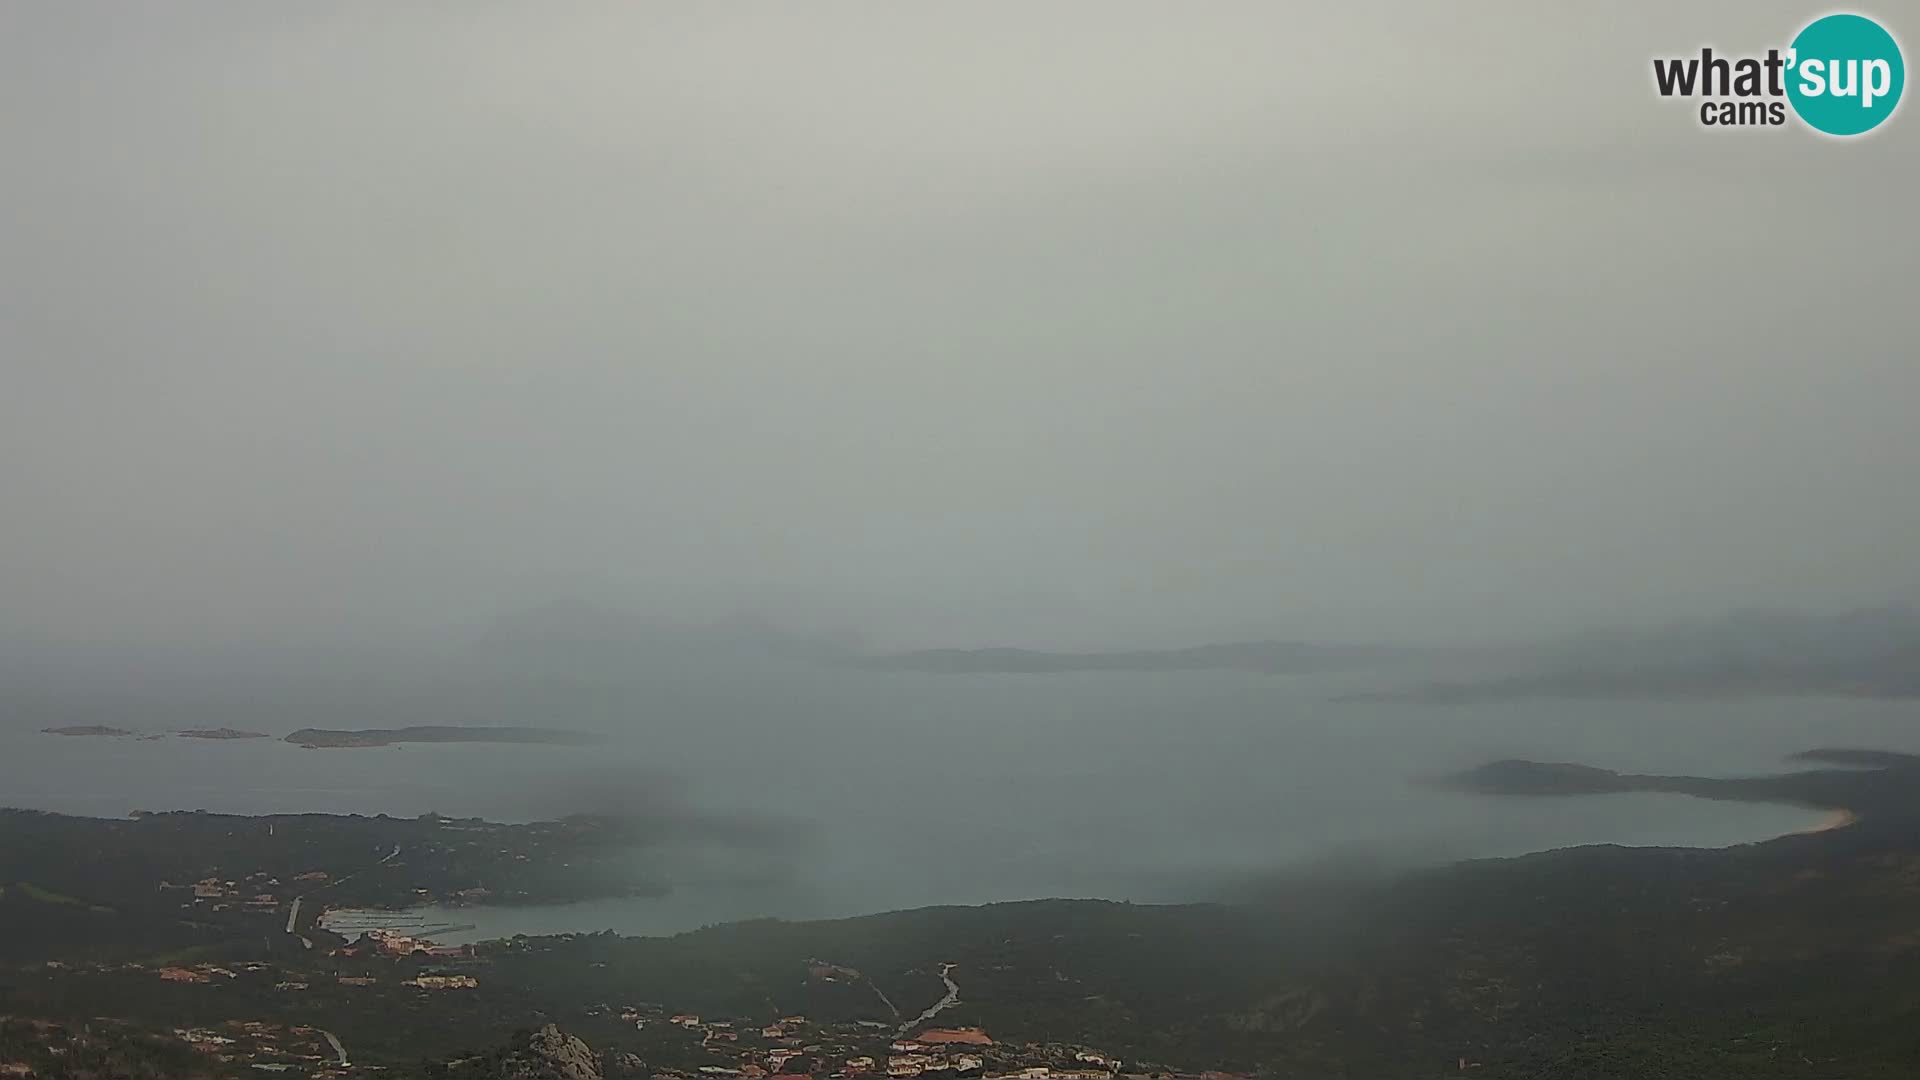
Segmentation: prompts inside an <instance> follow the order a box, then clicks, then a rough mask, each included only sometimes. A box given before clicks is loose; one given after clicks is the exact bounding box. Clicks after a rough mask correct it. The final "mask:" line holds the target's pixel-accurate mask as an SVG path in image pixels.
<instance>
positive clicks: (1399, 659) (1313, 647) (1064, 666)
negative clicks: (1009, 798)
mask: <svg viewBox="0 0 1920 1080" xmlns="http://www.w3.org/2000/svg"><path fill="white" fill-rule="evenodd" d="M1425 655H1426V653H1425V651H1424V650H1420V649H1412V648H1404V647H1398V646H1391V645H1328V644H1318V643H1313V642H1298V641H1236V642H1227V643H1222V644H1215V645H1196V646H1192V647H1189V648H1183V649H1130V650H1121V651H1116V652H1084V653H1075V652H1048V651H1044V650H1038V649H1015V648H989V649H921V650H918V651H915V652H902V653H888V654H885V655H881V656H870V657H865V658H863V659H860V660H858V661H855V663H856V664H857V665H858V666H860V667H866V668H878V669H881V670H889V671H928V672H944V673H951V674H962V673H976V672H1005V673H1022V674H1041V673H1052V672H1064V671H1264V672H1271V673H1283V672H1310V671H1353V670H1359V669H1363V668H1372V667H1384V666H1390V665H1394V664H1402V663H1407V662H1409V661H1413V660H1416V659H1420V658H1422V657H1424V656H1425Z"/></svg>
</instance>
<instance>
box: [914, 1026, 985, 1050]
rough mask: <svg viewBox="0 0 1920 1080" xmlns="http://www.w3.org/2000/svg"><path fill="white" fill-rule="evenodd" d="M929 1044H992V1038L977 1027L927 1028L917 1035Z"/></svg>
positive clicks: (921, 1040) (920, 1039)
mask: <svg viewBox="0 0 1920 1080" xmlns="http://www.w3.org/2000/svg"><path fill="white" fill-rule="evenodd" d="M918 1039H919V1041H920V1042H923V1043H926V1044H927V1045H929V1046H956V1045H957V1046H992V1045H993V1040H992V1039H989V1038H987V1033H986V1032H984V1031H982V1030H980V1029H979V1028H928V1029H927V1030H925V1031H923V1032H921V1033H920V1034H919V1036H918Z"/></svg>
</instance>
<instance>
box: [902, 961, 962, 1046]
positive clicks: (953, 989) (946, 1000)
mask: <svg viewBox="0 0 1920 1080" xmlns="http://www.w3.org/2000/svg"><path fill="white" fill-rule="evenodd" d="M952 971H953V965H952V964H941V965H940V981H941V982H943V983H946V984H947V996H946V997H943V998H941V999H940V1000H939V1001H936V1002H934V1003H933V1004H931V1005H929V1006H927V1010H926V1011H925V1012H923V1013H921V1014H920V1015H919V1016H916V1017H914V1018H913V1019H911V1020H909V1021H907V1022H906V1023H904V1024H901V1025H900V1030H899V1031H896V1032H894V1033H893V1037H894V1038H896V1039H898V1038H900V1037H902V1036H904V1035H905V1034H906V1033H907V1032H909V1031H912V1030H913V1029H914V1028H916V1027H919V1026H920V1025H921V1024H924V1023H926V1022H927V1021H929V1020H931V1019H933V1018H934V1017H936V1016H939V1015H940V1013H941V1012H942V1011H943V1010H945V1009H947V1008H950V1007H952V1006H954V1005H957V1004H959V1003H960V987H959V985H958V984H957V983H955V982H954V981H953V979H952V977H951V975H950V973H951V972H952Z"/></svg>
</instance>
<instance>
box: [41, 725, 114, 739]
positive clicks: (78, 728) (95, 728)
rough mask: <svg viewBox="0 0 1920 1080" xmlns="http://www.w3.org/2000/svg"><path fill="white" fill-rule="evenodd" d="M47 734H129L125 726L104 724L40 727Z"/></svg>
mask: <svg viewBox="0 0 1920 1080" xmlns="http://www.w3.org/2000/svg"><path fill="white" fill-rule="evenodd" d="M40 730H41V732H42V733H44V734H47V735H114V736H119V735H131V734H133V732H131V731H128V730H127V729H126V728H117V727H107V726H105V725H104V724H69V725H67V726H66V727H50V728H41V729H40Z"/></svg>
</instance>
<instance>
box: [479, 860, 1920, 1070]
mask: <svg viewBox="0 0 1920 1080" xmlns="http://www.w3.org/2000/svg"><path fill="white" fill-rule="evenodd" d="M1916 903H1920V850H1916V845H1915V843H1914V833H1913V830H1912V829H1911V828H1910V827H1889V826H1888V825H1887V824H1885V823H1879V824H1863V825H1859V826H1854V827H1852V828H1848V829H1841V830H1835V831H1833V832H1830V833H1826V834H1822V835H1814V836H1804V837H1792V838H1786V839H1782V840H1779V841H1774V842H1771V843H1768V844H1762V845H1757V846H1753V847H1747V848H1739V849H1734V850H1730V851H1698V850H1675V849H1631V848H1618V847H1595V848H1581V849H1571V850H1566V851H1557V852H1549V853H1545V854H1541V855H1535V856H1529V857H1525V858H1520V859H1511V860H1499V861H1493V862H1486V863H1469V864H1463V865H1460V866H1456V867H1450V868H1447V869H1444V870H1436V871H1430V872H1425V873H1420V874H1416V875H1413V876H1410V877H1408V878H1406V879H1404V880H1401V881H1399V882H1396V883H1394V884H1393V885H1391V886H1390V887H1386V888H1381V889H1377V890H1375V889H1358V890H1353V891H1349V892H1345V893H1341V894H1338V895H1333V894H1329V895H1325V896H1315V897H1312V898H1311V899H1304V898H1300V897H1291V896H1285V895H1282V896H1276V897H1274V898H1272V899H1271V900H1269V901H1267V902H1265V903H1262V904H1250V905H1235V906H1206V905H1185V906H1173V907H1153V906H1131V905H1126V904H1118V903H1108V902H1100V901H1037V902H1030V903H1016V904H995V905H989V906H986V907H979V908H940V909H928V910H922V911H912V912H899V913H893V914H889V915H883V916H874V917H869V918H863V919H853V920H843V921H837V922H823V923H778V922H758V923H745V924H734V925H728V926H722V927H716V928H713V929H710V930H706V931H701V932H698V933H694V934H688V935H683V936H681V937H678V938H670V939H616V938H612V937H605V936H584V937H577V938H571V939H563V940H553V939H546V940H539V941H526V942H521V943H520V944H519V945H518V946H517V947H516V948H515V949H514V950H513V951H510V952H508V953H505V954H503V955H501V956H500V957H498V958H497V959H496V961H495V970H496V972H497V973H498V974H499V976H500V977H503V978H507V979H510V980H512V981H513V983H514V984H515V985H517V986H522V987H529V988H534V989H535V992H536V994H537V995H538V996H541V997H543V998H548V999H552V998H555V997H559V998H564V999H566V1000H565V1001H564V1002H563V1001H560V1000H553V1001H552V1007H553V1008H554V1009H556V1010H561V1011H564V1012H579V1013H582V1014H584V1013H585V1012H586V1011H588V1010H590V1009H591V1008H592V1007H593V1003H595V1002H601V1001H617V1000H625V999H627V998H643V999H647V1000H662V1001H668V1002H672V1003H673V1007H675V1008H685V1009H689V1010H692V1011H696V1012H701V1013H703V1014H710V1015H722V1016H725V1015H743V1016H763V1015H767V1016H771V1015H777V1014H778V1013H779V1012H783V1011H794V1012H805V1013H807V1014H808V1015H811V1016H814V1017H816V1018H823V1019H830V1018H834V1017H835V1016H836V1015H867V1016H872V1017H875V1018H879V1019H884V1018H885V1014H884V1013H883V1012H881V1011H880V1008H879V1006H877V1005H876V1004H875V1003H874V1001H875V999H874V998H873V997H872V996H870V995H865V994H856V993H853V992H852V991H851V990H849V989H848V988H847V987H846V986H844V985H843V984H834V985H832V986H829V985H825V984H822V983H820V982H819V981H817V980H810V979H809V976H808V967H807V960H808V958H810V957H823V958H827V959H830V960H832V962H834V963H835V964H840V965H846V966H848V967H851V968H854V969H857V970H859V971H861V972H865V973H867V974H868V975H869V976H871V977H872V978H874V979H875V981H876V983H877V984H878V985H881V986H882V988H883V989H885V991H886V993H887V994H888V996H889V997H890V998H893V999H894V1000H897V1001H900V1002H902V1003H903V1005H906V1004H907V1003H912V1004H913V1005H919V1004H923V1003H926V1002H930V1001H932V1000H933V999H934V997H935V996H937V987H935V986H933V985H931V983H932V973H933V972H934V971H937V970H938V965H940V964H943V963H951V964H953V965H954V967H953V969H952V972H951V977H952V978H953V979H954V980H955V981H956V983H957V985H958V986H959V987H960V1003H959V1004H958V1005H957V1006H955V1007H954V1008H952V1009H950V1010H948V1011H947V1012H945V1013H943V1014H942V1016H941V1022H942V1023H951V1024H956V1025H979V1026H983V1027H985V1028H986V1029H987V1030H988V1031H989V1032H991V1033H992V1035H993V1037H994V1038H995V1039H996V1040H998V1041H1000V1042H1002V1043H1013V1044H1020V1043H1027V1042H1041V1043H1045V1042H1071V1043H1076V1044H1081V1045H1086V1046H1090V1047H1096V1048H1099V1049H1100V1050H1102V1051H1105V1052H1109V1053H1115V1054H1120V1055H1122V1056H1124V1057H1125V1058H1126V1060H1127V1061H1129V1062H1130V1063H1137V1064H1139V1066H1140V1067H1141V1068H1143V1069H1146V1068H1184V1069H1199V1068H1209V1067H1212V1068H1230V1069H1247V1070H1253V1069H1257V1070H1259V1071H1260V1072H1262V1073H1263V1074H1265V1075H1271V1076H1278V1077H1315V1078H1320V1077H1380V1076H1429V1075H1439V1074H1441V1073H1443V1072H1445V1073H1452V1072H1454V1071H1455V1070H1456V1069H1457V1067H1458V1062H1459V1060H1460V1059H1462V1058H1465V1059H1467V1060H1468V1061H1469V1062H1476V1063H1479V1068H1477V1069H1476V1070H1475V1075H1479V1076H1483V1077H1503V1078H1504V1077H1538V1076H1555V1077H1563V1076H1564V1077H1618V1076H1690V1077H1821V1078H1827V1077H1833V1076H1849V1077H1863V1078H1864V1077H1887V1078H1892V1077H1907V1076H1910V1075H1911V1067H1912V1062H1913V1061H1914V1060H1916V1058H1915V1056H1914V1055H1915V1054H1916V1052H1920V1033H1916V1032H1915V1031H1914V1028H1913V1025H1912V1023H1911V1016H1912V1015H1913V1010H1914V1009H1915V1008H1920V936H1917V935H1915V934H1914V932H1913V930H1912V914H1911V913H1912V911H1913V910H1914V907H1915V904H1916ZM913 973H918V974H919V975H920V976H921V977H922V978H921V985H920V987H919V988H918V989H917V990H916V989H915V987H914V986H913V985H912V983H911V981H910V978H909V977H910V976H911V975H912V974H913ZM596 1044H598V1043H596Z"/></svg>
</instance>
